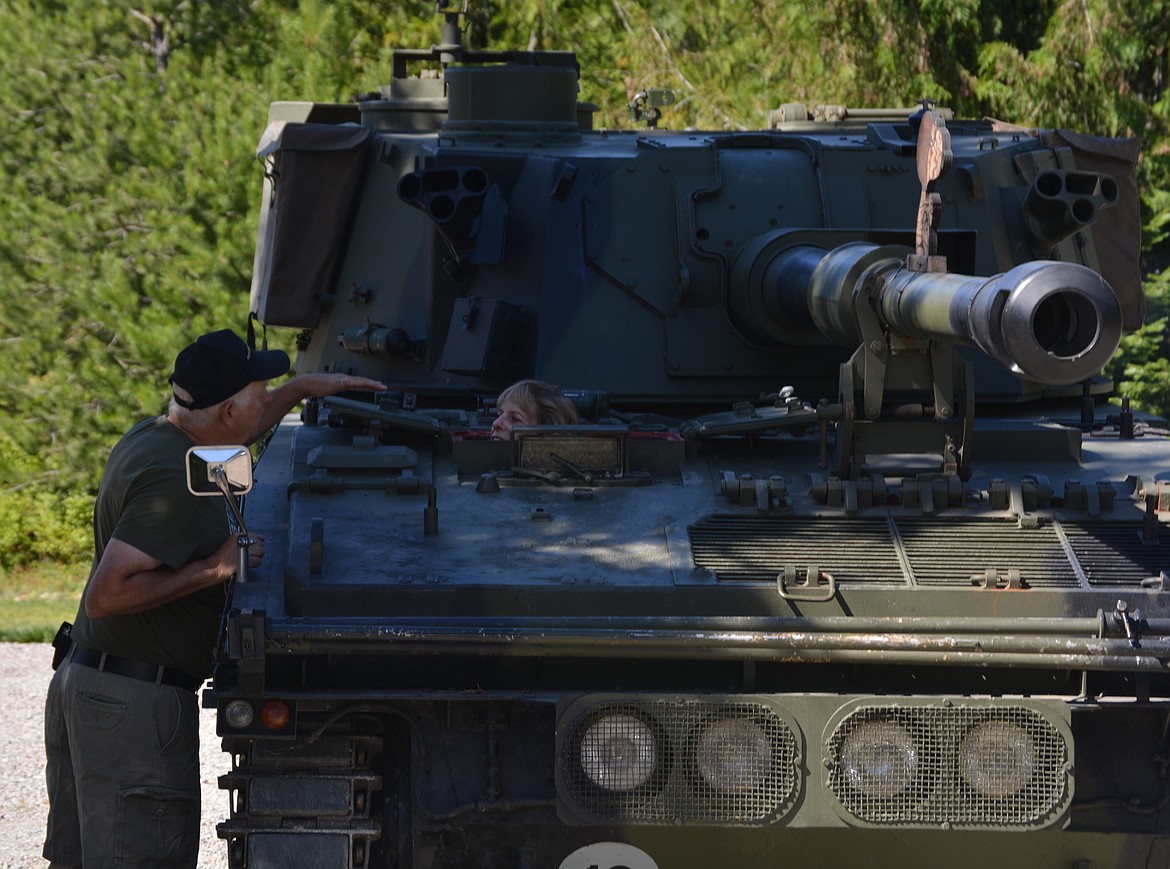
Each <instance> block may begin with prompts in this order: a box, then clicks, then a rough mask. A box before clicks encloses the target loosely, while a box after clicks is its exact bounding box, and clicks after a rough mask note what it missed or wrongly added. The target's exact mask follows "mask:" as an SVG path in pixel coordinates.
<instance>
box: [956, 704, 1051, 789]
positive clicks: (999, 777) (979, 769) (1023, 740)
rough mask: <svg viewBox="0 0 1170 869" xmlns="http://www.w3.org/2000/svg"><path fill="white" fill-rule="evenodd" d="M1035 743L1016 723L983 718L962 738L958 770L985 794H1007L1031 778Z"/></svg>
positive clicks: (966, 779) (975, 787)
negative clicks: (980, 722)
mask: <svg viewBox="0 0 1170 869" xmlns="http://www.w3.org/2000/svg"><path fill="white" fill-rule="evenodd" d="M1035 758H1036V745H1035V743H1034V742H1033V741H1032V737H1031V736H1029V735H1028V732H1027V731H1026V730H1024V728H1023V727H1021V726H1020V725H1018V724H1013V723H1012V722H1010V721H985V722H984V723H982V724H979V725H977V726H975V727H973V728H971V731H970V732H969V733H968V734H967V735H966V736H965V737H963V742H962V745H960V746H959V771H960V773H961V774H962V776H963V781H965V782H966V783H967V784H969V785H970V786H971V787H972V788H973V789H974V790H975V791H976V792H977V793H980V794H982V795H983V796H985V797H1010V796H1012V795H1013V794H1016V793H1018V792H1019V791H1020V790H1021V789H1023V787H1024V785H1026V784H1027V783H1028V782H1029V781H1031V779H1032V768H1033V765H1034V764H1035Z"/></svg>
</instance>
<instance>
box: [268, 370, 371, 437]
mask: <svg viewBox="0 0 1170 869" xmlns="http://www.w3.org/2000/svg"><path fill="white" fill-rule="evenodd" d="M355 389H358V390H360V389H366V390H372V391H374V392H381V391H384V390H386V389H389V387H388V386H386V384H385V383H383V382H382V381H380V380H371V379H370V378H369V377H359V376H358V375H356V374H342V373H340V372H337V371H316V372H312V373H310V374H298V375H297V376H296V377H294V378H293V379H292V380H290V381H288V382H287V383H282V384H281V385H280V386H278V387H276V388H275V389H273V390H272V391H271V392H269V393H268V397H269V402H268V406H267V407H265V408H264V414H263V416H262V417H261V418H260V425H259V427H258V428H257V429H256V433H255V434H254V435H253V436H252V438H251V440H249V441H248V443H249V444H254V443H255V442H256V441H258V440H260V438H262V437H263V436H264V434H265V433H266V432H268V431H269V430H270V429H272V428H273V427H274V426H275V425H276V424H277V423H278V422H280V421H281V419H282V418H283V417H284V415H285V414H286V413H288V412H289V411H290V410H292V409H293V408H294V407H296V406H297V405H298V404H300V403H301V402H302V401H304V400H305V399H306V398H324V397H325V396H327V395H333V394H334V393H336V392H346V391H349V390H355Z"/></svg>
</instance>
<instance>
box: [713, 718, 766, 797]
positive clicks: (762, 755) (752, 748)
mask: <svg viewBox="0 0 1170 869" xmlns="http://www.w3.org/2000/svg"><path fill="white" fill-rule="evenodd" d="M695 763H696V765H697V766H698V767H699V773H700V774H701V775H702V776H703V780H704V781H705V782H706V783H707V784H708V785H709V786H710V787H712V788H714V789H715V790H717V791H723V792H724V793H745V792H747V791H751V790H753V789H754V788H756V787H758V786H759V785H760V783H761V782H762V781H763V780H764V779H765V778H766V777H767V776H768V775H769V773H771V771H772V746H771V745H770V744H769V742H768V738H767V737H766V736H765V735H764V732H763V731H762V730H760V728H759V726H758V725H756V724H755V723H753V722H751V721H749V720H747V719H746V718H724V719H723V720H721V721H716V722H715V723H714V724H712V725H710V726H709V727H705V728H704V729H703V731H702V733H700V734H699V741H698V747H697V748H696V750H695Z"/></svg>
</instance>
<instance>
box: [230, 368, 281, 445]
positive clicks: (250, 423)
mask: <svg viewBox="0 0 1170 869" xmlns="http://www.w3.org/2000/svg"><path fill="white" fill-rule="evenodd" d="M232 401H233V402H234V403H235V413H234V414H233V417H232V428H233V429H234V430H235V431H236V432H239V433H240V435H241V439H243V440H246V439H247V438H248V437H249V436H251V435H252V434H254V433H255V431H256V429H258V428H259V427H260V420H261V418H262V417H263V416H264V408H265V407H267V406H268V404H269V403H270V402H271V401H272V397H271V396H270V395H269V394H268V381H267V380H254V381H252V382H251V383H249V384H248V385H247V386H245V387H244V388H243V389H241V390H240V391H239V392H237V393H236V394H235V396H234V397H233V398H232Z"/></svg>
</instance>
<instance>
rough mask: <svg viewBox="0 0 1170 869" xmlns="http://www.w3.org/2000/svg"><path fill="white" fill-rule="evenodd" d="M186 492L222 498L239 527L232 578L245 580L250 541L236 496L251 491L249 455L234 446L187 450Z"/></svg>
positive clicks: (250, 460) (244, 449) (242, 449)
mask: <svg viewBox="0 0 1170 869" xmlns="http://www.w3.org/2000/svg"><path fill="white" fill-rule="evenodd" d="M187 490H188V491H189V492H190V493H191V494H192V495H199V496H200V497H203V496H207V495H222V496H223V497H224V498H225V499H226V500H227V505H228V509H229V510H231V512H232V518H233V519H235V520H236V526H237V527H238V528H239V533H238V534H237V535H236V542H237V544H238V546H239V560H238V562H237V565H236V578H237V579H239V580H243V579H245V578H246V577H247V574H248V544H249V543H250V542H251V540H250V538H249V537H248V528H247V526H245V525H244V515H243V513H241V512H240V502H239V501H238V500H237V499H236V496H237V495H244V494H246V493H248V492H251V491H252V454H251V453H250V452H248V450H247V449H246V448H244V447H236V446H228V447H191V449H189V450H187Z"/></svg>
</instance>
